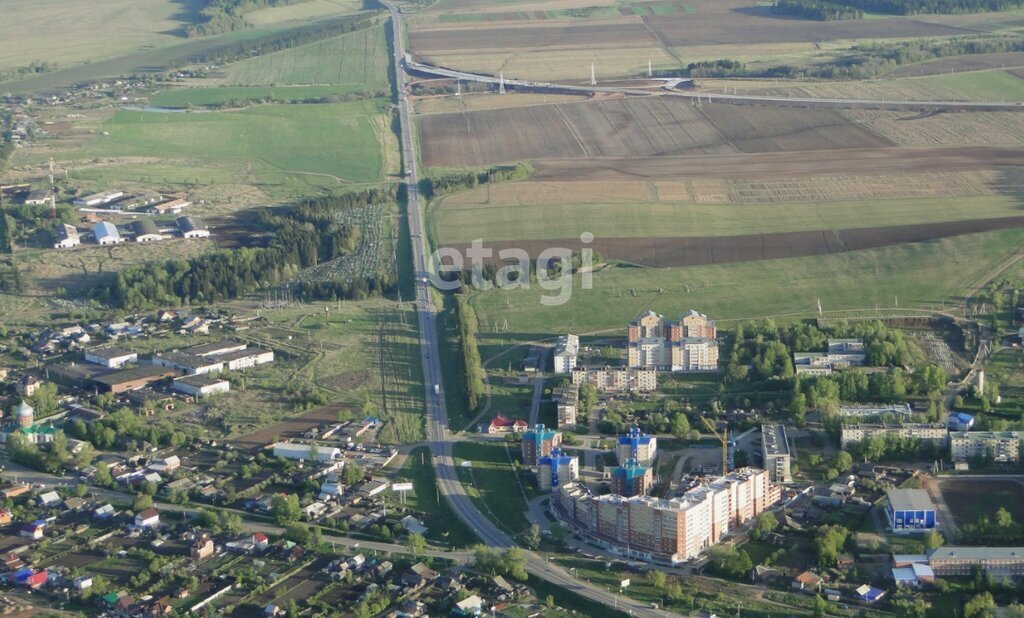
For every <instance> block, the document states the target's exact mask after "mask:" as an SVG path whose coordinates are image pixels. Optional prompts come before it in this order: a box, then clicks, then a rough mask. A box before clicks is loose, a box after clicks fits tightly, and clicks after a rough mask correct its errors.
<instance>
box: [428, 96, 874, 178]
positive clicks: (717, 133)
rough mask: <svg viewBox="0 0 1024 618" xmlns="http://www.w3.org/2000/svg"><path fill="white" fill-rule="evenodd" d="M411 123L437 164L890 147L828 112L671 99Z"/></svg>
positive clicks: (431, 161)
mask: <svg viewBox="0 0 1024 618" xmlns="http://www.w3.org/2000/svg"><path fill="white" fill-rule="evenodd" d="M418 123H419V127H420V143H421V144H422V148H423V151H422V152H423V154H422V157H423V162H424V164H426V165H428V166H438V167H458V166H477V165H481V164H494V163H505V162H511V161H519V160H524V159H529V160H540V159H551V158H555V159H562V158H564V159H570V158H608V157H651V156H657V155H665V156H678V155H696V154H725V153H730V152H775V151H785V150H827V149H834V148H872V147H883V146H890V145H892V144H891V142H889V141H887V140H885V139H883V138H881V137H879V136H878V135H876V134H875V133H872V132H871V131H869V130H867V129H865V128H863V127H861V126H859V125H857V124H855V123H853V122H851V121H850V120H848V119H847V118H845V117H844V116H843V115H842V114H840V113H839V112H836V111H832V110H803V109H792V108H776V107H749V106H735V105H718V104H706V105H703V106H701V107H694V106H693V105H691V103H690V102H688V101H684V100H681V99H673V98H670V97H643V98H627V99H616V100H606V101H585V102H580V103H564V104H558V105H547V106H531V107H529V108H507V109H496V110H486V111H478V112H467V113H444V114H428V115H423V116H420V117H419V118H418Z"/></svg>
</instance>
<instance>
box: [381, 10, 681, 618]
mask: <svg viewBox="0 0 1024 618" xmlns="http://www.w3.org/2000/svg"><path fill="white" fill-rule="evenodd" d="M384 5H385V6H387V7H388V9H389V10H390V11H391V27H392V34H393V40H394V60H395V73H396V82H397V91H398V115H399V123H400V125H401V142H402V160H403V164H404V166H405V169H404V172H405V184H406V189H407V191H408V193H407V195H408V202H407V209H408V220H409V234H410V236H411V240H412V256H413V269H414V271H415V273H416V275H415V277H416V309H417V310H416V313H417V316H418V319H419V327H420V360H421V362H422V364H423V376H424V382H425V389H426V427H427V443H428V445H429V446H430V452H431V454H432V457H433V466H434V471H435V474H436V475H437V483H438V488H439V491H440V492H441V494H442V495H443V496H444V497H445V500H446V501H447V502H448V504H449V505H450V506H451V508H452V510H453V511H454V512H455V514H456V515H457V516H458V517H459V519H461V520H462V521H463V522H465V523H466V525H468V526H469V527H470V529H471V530H473V532H474V533H475V534H476V536H477V537H479V539H480V542H481V543H482V544H484V545H486V546H488V547H493V548H496V549H502V548H507V547H512V546H513V545H515V543H514V542H513V540H512V538H511V537H510V536H509V535H508V534H506V533H505V532H503V531H502V530H500V529H499V528H498V527H497V526H496V525H495V524H494V523H493V522H492V521H491V520H490V519H488V518H487V517H486V516H485V515H484V514H483V513H481V512H480V511H479V510H478V509H477V508H476V505H475V504H473V501H472V499H471V498H470V497H469V496H468V495H466V491H465V488H463V486H462V483H461V482H459V478H458V475H457V471H456V469H455V460H454V458H453V457H452V443H451V441H450V440H449V435H448V411H447V408H446V407H445V399H444V381H443V379H442V373H441V362H440V359H439V356H438V342H437V311H436V308H435V307H434V301H433V298H432V296H431V291H430V278H429V272H430V251H429V247H428V244H427V241H426V238H425V237H424V235H423V229H424V226H423V210H422V205H421V204H420V194H419V187H418V182H419V175H418V171H417V157H416V144H415V140H414V139H413V137H412V135H413V134H412V122H411V120H410V117H409V101H408V98H407V91H406V75H405V70H406V64H405V62H406V58H407V56H406V54H405V43H404V40H403V38H402V17H401V13H400V11H399V10H398V8H396V7H395V6H394V5H391V4H389V3H386V2H385V3H384ZM525 553H526V558H527V571H529V572H530V573H531V574H533V575H535V576H537V577H540V578H542V579H545V580H547V581H549V582H551V583H553V584H555V585H557V586H560V587H562V588H566V589H568V590H573V591H574V592H576V593H577V594H580V595H581V596H584V597H586V598H588V599H591V600H594V601H597V602H599V603H603V604H605V605H609V606H612V607H618V608H619V609H621V610H622V611H624V612H628V613H630V614H633V615H636V616H651V617H652V618H654V617H655V616H666V615H670V614H667V613H666V612H664V611H657V610H655V609H653V608H651V607H650V606H649V605H644V604H641V603H638V602H636V601H634V600H632V599H629V598H628V597H625V596H623V595H617V594H614V593H612V592H609V591H608V590H605V589H604V588H602V587H600V586H596V585H594V584H591V583H589V582H585V581H582V580H579V579H577V578H575V577H573V576H572V575H571V574H570V573H569V572H568V571H566V570H565V569H563V568H562V567H561V566H559V565H557V564H554V563H551V562H548V561H547V560H546V559H545V558H544V557H543V556H541V555H539V554H537V553H534V552H528V551H527V552H525Z"/></svg>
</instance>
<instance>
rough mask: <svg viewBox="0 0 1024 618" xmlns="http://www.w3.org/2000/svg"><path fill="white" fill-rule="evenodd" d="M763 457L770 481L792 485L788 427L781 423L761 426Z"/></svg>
mask: <svg viewBox="0 0 1024 618" xmlns="http://www.w3.org/2000/svg"><path fill="white" fill-rule="evenodd" d="M761 455H762V456H763V457H764V467H765V470H767V471H768V479H769V480H770V481H772V482H773V483H792V482H793V474H792V473H791V472H790V468H789V464H790V454H789V441H788V440H787V439H786V427H785V425H782V424H781V423H765V424H764V425H761Z"/></svg>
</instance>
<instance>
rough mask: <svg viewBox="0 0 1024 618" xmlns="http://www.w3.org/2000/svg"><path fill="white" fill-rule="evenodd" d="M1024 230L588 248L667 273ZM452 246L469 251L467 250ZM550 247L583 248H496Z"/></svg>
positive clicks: (878, 230)
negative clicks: (675, 269)
mask: <svg viewBox="0 0 1024 618" xmlns="http://www.w3.org/2000/svg"><path fill="white" fill-rule="evenodd" d="M1019 227H1024V217H1002V218H997V219H979V220H973V221H954V222H943V223H924V224H920V225H899V226H891V227H874V228H858V229H848V230H812V231H805V232H781V233H774V234H750V235H744V236H701V237H696V236H688V237H671V238H665V237H661V238H657V237H654V238H595V239H594V242H593V243H592V244H590V245H588V246H589V247H592V248H593V249H594V250H595V251H597V252H598V253H600V254H601V255H602V256H604V257H605V258H608V259H613V260H622V261H626V262H630V263H633V264H641V265H644V266H652V267H656V268H665V267H670V266H698V265H702V264H726V263H730V262H749V261H757V260H774V259H781V258H794V257H806V256H813V255H825V254H828V253H842V252H846V251H857V250H861V249H872V248H876V247H884V246H887V245H898V244H903V243H912V242H925V241H929V240H935V239H938V238H947V237H950V236H960V235H963V234H973V233H976V232H987V231H992V230H1002V229H1010V228H1019ZM451 246H453V247H455V248H457V249H459V250H460V251H464V250H465V249H466V245H460V244H453V245H451ZM549 247H569V248H572V249H575V250H578V249H580V248H582V245H581V243H580V242H579V239H578V238H566V239H554V240H539V241H511V242H499V243H492V244H491V245H490V248H491V249H493V250H494V251H495V254H497V252H498V251H500V250H501V249H505V248H519V249H523V250H525V251H526V252H527V253H528V254H529V255H539V254H540V252H541V251H543V250H544V249H547V248H549Z"/></svg>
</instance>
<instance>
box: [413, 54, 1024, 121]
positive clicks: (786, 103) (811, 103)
mask: <svg viewBox="0 0 1024 618" xmlns="http://www.w3.org/2000/svg"><path fill="white" fill-rule="evenodd" d="M401 66H402V67H403V68H404V69H405V70H406V72H408V73H411V74H417V75H420V76H423V77H433V78H444V79H459V80H462V81H466V82H477V83H482V84H491V85H494V86H500V85H501V84H502V83H504V86H505V87H506V88H515V89H516V90H520V91H529V92H552V93H570V94H591V93H595V92H603V93H613V94H624V95H631V96H653V95H659V96H671V97H679V98H683V99H690V100H691V101H692V102H694V103H702V102H706V103H732V104H735V105H770V106H775V107H818V108H828V109H875V110H895V111H917V112H939V111H983V112H996V111H1024V102H1021V103H1012V102H1011V103H1002V102H1000V103H995V102H987V101H911V100H908V101H896V100H885V99H837V98H822V97H782V96H769V95H748V94H710V93H706V92H687V91H684V90H675V89H671V88H662V89H660V90H654V89H644V88H628V87H619V86H581V85H574V84H558V83H553V82H541V81H534V80H524V79H509V78H502V77H500V76H499V77H494V76H493V75H484V74H480V73H469V72H466V71H457V70H455V69H448V68H445V67H439V66H435V65H432V64H425V63H422V62H416V61H415V60H414V59H413V58H412V56H411V55H410V54H404V57H403V58H402V62H401ZM669 81H670V82H671V81H675V82H678V81H679V80H669Z"/></svg>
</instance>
